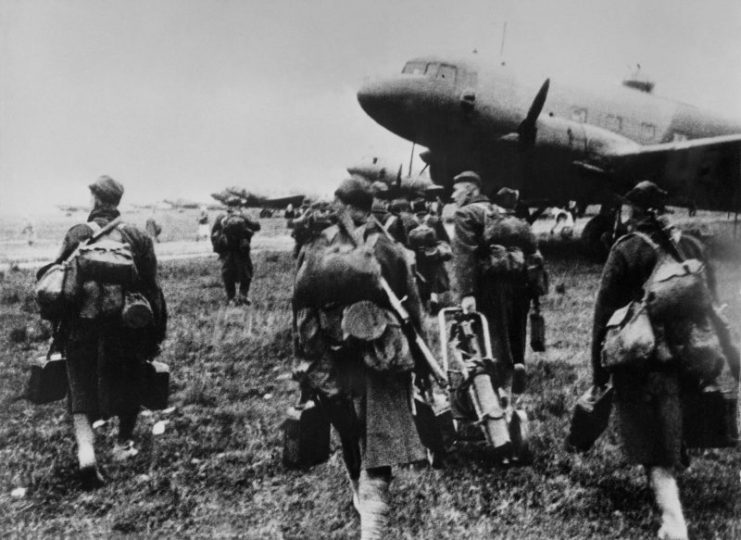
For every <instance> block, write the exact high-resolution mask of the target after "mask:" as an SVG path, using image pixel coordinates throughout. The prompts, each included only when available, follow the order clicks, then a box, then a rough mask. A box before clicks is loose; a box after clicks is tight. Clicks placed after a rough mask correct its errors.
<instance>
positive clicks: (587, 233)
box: [581, 214, 613, 262]
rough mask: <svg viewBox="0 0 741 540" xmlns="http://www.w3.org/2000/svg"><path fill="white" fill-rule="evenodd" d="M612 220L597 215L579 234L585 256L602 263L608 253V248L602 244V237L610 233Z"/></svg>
mask: <svg viewBox="0 0 741 540" xmlns="http://www.w3.org/2000/svg"><path fill="white" fill-rule="evenodd" d="M612 226H613V220H612V219H610V217H608V216H606V215H603V214H599V215H597V216H595V217H593V218H592V219H590V220H589V221H588V222H587V224H586V225H585V226H584V230H583V231H582V233H581V240H582V243H583V244H584V247H585V249H586V251H587V254H588V255H589V256H590V257H592V258H593V259H594V260H595V261H598V262H604V261H605V260H606V259H607V254H608V253H609V251H610V250H609V247H608V246H607V245H606V244H605V242H603V240H602V239H603V235H604V234H605V233H610V232H611V231H612Z"/></svg>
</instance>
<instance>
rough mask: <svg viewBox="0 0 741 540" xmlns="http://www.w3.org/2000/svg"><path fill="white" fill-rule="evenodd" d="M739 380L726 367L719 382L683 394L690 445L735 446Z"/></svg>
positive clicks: (687, 442)
mask: <svg viewBox="0 0 741 540" xmlns="http://www.w3.org/2000/svg"><path fill="white" fill-rule="evenodd" d="M738 393H739V385H738V382H737V381H736V380H735V379H734V378H733V375H731V373H730V372H729V371H728V370H727V369H726V370H725V371H724V373H723V374H722V375H721V376H720V377H719V378H718V380H717V381H716V384H714V385H712V386H708V387H707V388H705V389H703V391H701V392H699V393H697V394H689V395H685V396H683V397H682V412H683V436H684V441H685V444H686V445H687V447H688V448H735V447H737V446H738V443H739V410H738Z"/></svg>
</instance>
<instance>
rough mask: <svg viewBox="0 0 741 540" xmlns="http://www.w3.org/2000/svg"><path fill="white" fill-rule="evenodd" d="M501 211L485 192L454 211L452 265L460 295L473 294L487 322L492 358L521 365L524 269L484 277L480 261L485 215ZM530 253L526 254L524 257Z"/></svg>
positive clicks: (526, 299) (526, 297)
mask: <svg viewBox="0 0 741 540" xmlns="http://www.w3.org/2000/svg"><path fill="white" fill-rule="evenodd" d="M492 212H494V213H499V214H504V211H503V210H502V209H500V208H498V207H496V206H494V205H492V204H491V202H490V201H489V199H488V198H487V197H486V196H484V195H478V196H476V197H474V198H473V199H472V200H471V201H470V202H468V204H466V205H464V206H462V207H460V208H458V210H457V211H456V213H455V221H454V223H455V234H454V238H453V255H454V258H453V266H454V270H455V275H456V278H457V282H458V292H459V295H460V297H461V298H463V297H465V296H474V297H475V299H476V306H477V309H478V310H479V311H480V312H481V313H483V314H484V315H485V316H486V319H487V321H488V323H489V331H490V334H491V343H492V349H493V353H494V357H495V358H496V359H497V360H499V361H501V362H503V363H504V365H506V366H510V367H511V366H513V365H514V364H524V362H525V345H526V338H527V313H528V310H529V307H530V300H531V297H532V292H531V290H530V288H529V285H528V282H527V279H526V276H525V274H524V272H523V273H522V274H518V275H506V276H502V277H501V278H497V279H485V278H484V276H483V268H482V264H483V262H484V260H485V258H486V257H487V255H488V252H487V248H486V245H485V244H486V241H485V239H484V228H485V225H486V221H487V219H488V218H487V215H488V214H491V213H492ZM527 255H531V253H525V256H527Z"/></svg>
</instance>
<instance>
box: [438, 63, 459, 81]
mask: <svg viewBox="0 0 741 540" xmlns="http://www.w3.org/2000/svg"><path fill="white" fill-rule="evenodd" d="M455 72H456V69H455V67H453V66H446V65H445V64H442V65H441V66H440V70H439V71H438V72H437V78H438V79H443V80H446V81H450V82H455Z"/></svg>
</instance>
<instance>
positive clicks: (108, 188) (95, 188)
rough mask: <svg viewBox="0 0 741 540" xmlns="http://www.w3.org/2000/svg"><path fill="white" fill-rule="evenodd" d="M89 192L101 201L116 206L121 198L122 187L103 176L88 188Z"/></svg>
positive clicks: (108, 177)
mask: <svg viewBox="0 0 741 540" xmlns="http://www.w3.org/2000/svg"><path fill="white" fill-rule="evenodd" d="M88 187H89V188H90V191H91V192H92V193H93V195H95V196H96V197H98V199H100V200H101V201H103V202H105V203H108V204H116V205H117V204H118V203H119V202H120V201H121V197H122V196H123V192H124V187H123V186H122V185H121V184H120V183H119V182H116V181H115V180H114V179H113V178H111V177H110V176H106V175H103V176H101V177H100V178H98V179H97V180H96V181H95V182H93V183H92V184H90V185H89V186H88Z"/></svg>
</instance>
